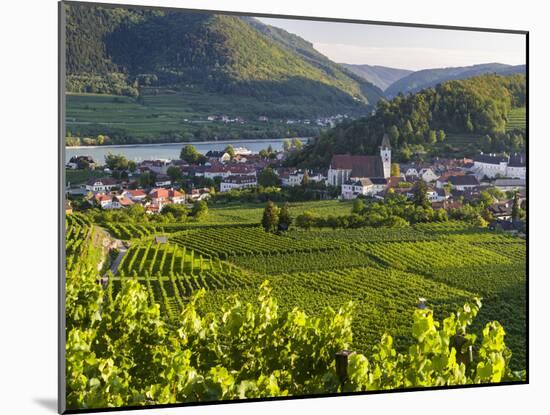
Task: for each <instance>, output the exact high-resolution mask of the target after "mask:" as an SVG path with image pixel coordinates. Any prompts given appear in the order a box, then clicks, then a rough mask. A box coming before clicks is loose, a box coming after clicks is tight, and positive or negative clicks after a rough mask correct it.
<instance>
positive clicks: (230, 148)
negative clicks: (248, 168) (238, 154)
mask: <svg viewBox="0 0 550 415" xmlns="http://www.w3.org/2000/svg"><path fill="white" fill-rule="evenodd" d="M224 151H225V152H226V153H227V154H229V157H231V160H233V158H234V157H235V149H234V148H233V146H232V145H231V144H229V145H228V146H227V147H226V148H225V150H224Z"/></svg>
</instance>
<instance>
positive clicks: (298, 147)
mask: <svg viewBox="0 0 550 415" xmlns="http://www.w3.org/2000/svg"><path fill="white" fill-rule="evenodd" d="M303 146H304V145H303V143H302V142H301V141H300V139H298V138H293V139H292V147H294V148H295V149H296V150H301V149H302V147H303Z"/></svg>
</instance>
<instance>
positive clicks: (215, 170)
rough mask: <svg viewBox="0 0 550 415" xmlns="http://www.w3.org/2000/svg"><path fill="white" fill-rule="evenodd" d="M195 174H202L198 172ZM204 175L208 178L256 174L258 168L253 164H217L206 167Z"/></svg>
mask: <svg viewBox="0 0 550 415" xmlns="http://www.w3.org/2000/svg"><path fill="white" fill-rule="evenodd" d="M195 174H196V175H200V174H198V173H195ZM202 175H203V176H204V177H205V178H207V179H215V178H216V177H221V178H226V177H229V176H256V169H255V168H254V167H252V166H248V165H242V164H239V165H235V164H233V165H223V164H216V165H213V166H211V167H210V168H207V169H205V170H204V172H202Z"/></svg>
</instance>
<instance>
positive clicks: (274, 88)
mask: <svg viewBox="0 0 550 415" xmlns="http://www.w3.org/2000/svg"><path fill="white" fill-rule="evenodd" d="M66 7H67V49H66V61H67V77H68V80H67V90H68V91H69V92H94V93H112V94H117V95H121V94H122V95H128V96H134V97H138V95H139V94H140V91H141V90H142V89H143V88H144V87H157V88H170V89H171V93H173V92H174V91H175V92H176V93H178V92H182V91H184V90H185V89H189V88H192V89H193V90H194V91H200V90H204V91H205V92H208V93H217V94H223V95H224V96H226V97H227V96H234V97H235V99H236V101H235V106H236V107H238V100H239V97H245V98H246V99H248V100H249V99H250V98H254V99H256V100H257V104H256V108H257V111H258V113H259V114H261V113H263V112H264V111H265V110H266V108H269V109H270V110H272V111H275V112H277V114H276V115H277V116H315V115H332V114H336V113H357V114H365V113H367V111H369V110H368V109H367V108H368V107H369V106H370V105H375V104H376V102H377V101H378V100H379V99H380V98H381V97H383V92H382V90H381V89H380V88H379V87H377V86H375V85H373V84H372V83H370V82H368V81H366V80H365V79H363V78H362V77H360V76H357V75H356V74H354V73H352V72H350V71H348V70H347V69H346V68H344V67H342V66H341V65H338V64H337V63H334V62H332V61H331V60H329V59H328V58H327V57H325V56H324V55H322V54H320V53H319V52H317V51H316V50H315V49H313V47H312V45H311V44H310V43H309V42H307V41H305V40H304V39H302V38H300V37H298V36H295V35H292V34H290V33H288V32H286V31H284V30H281V29H277V28H274V27H271V26H267V25H264V24H262V23H261V22H259V21H257V20H255V19H250V18H239V17H235V16H227V15H214V14H206V13H192V12H179V11H178V12H176V11H155V10H144V9H132V8H110V7H99V6H95V5H86V4H81V5H77V4H70V5H67V6H66ZM263 103H266V104H269V105H268V107H264V105H263ZM274 106H275V109H274ZM297 111H298V114H297V113H296V112H297ZM266 115H270V114H266Z"/></svg>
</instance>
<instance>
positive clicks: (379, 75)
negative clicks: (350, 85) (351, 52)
mask: <svg viewBox="0 0 550 415" xmlns="http://www.w3.org/2000/svg"><path fill="white" fill-rule="evenodd" d="M341 65H342V66H344V67H345V68H347V69H349V70H350V71H351V72H353V73H354V74H356V75H358V76H360V77H362V78H364V79H365V80H367V81H369V82H372V83H373V84H374V85H376V86H377V87H379V88H380V89H382V90H385V89H386V88H388V87H389V86H390V85H391V84H393V83H394V82H396V81H398V80H400V79H401V78H404V77H405V76H407V75H409V74H412V73H413V72H414V71H411V70H408V69H397V68H389V67H387V66H380V65H354V64H349V63H342V64H341Z"/></svg>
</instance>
